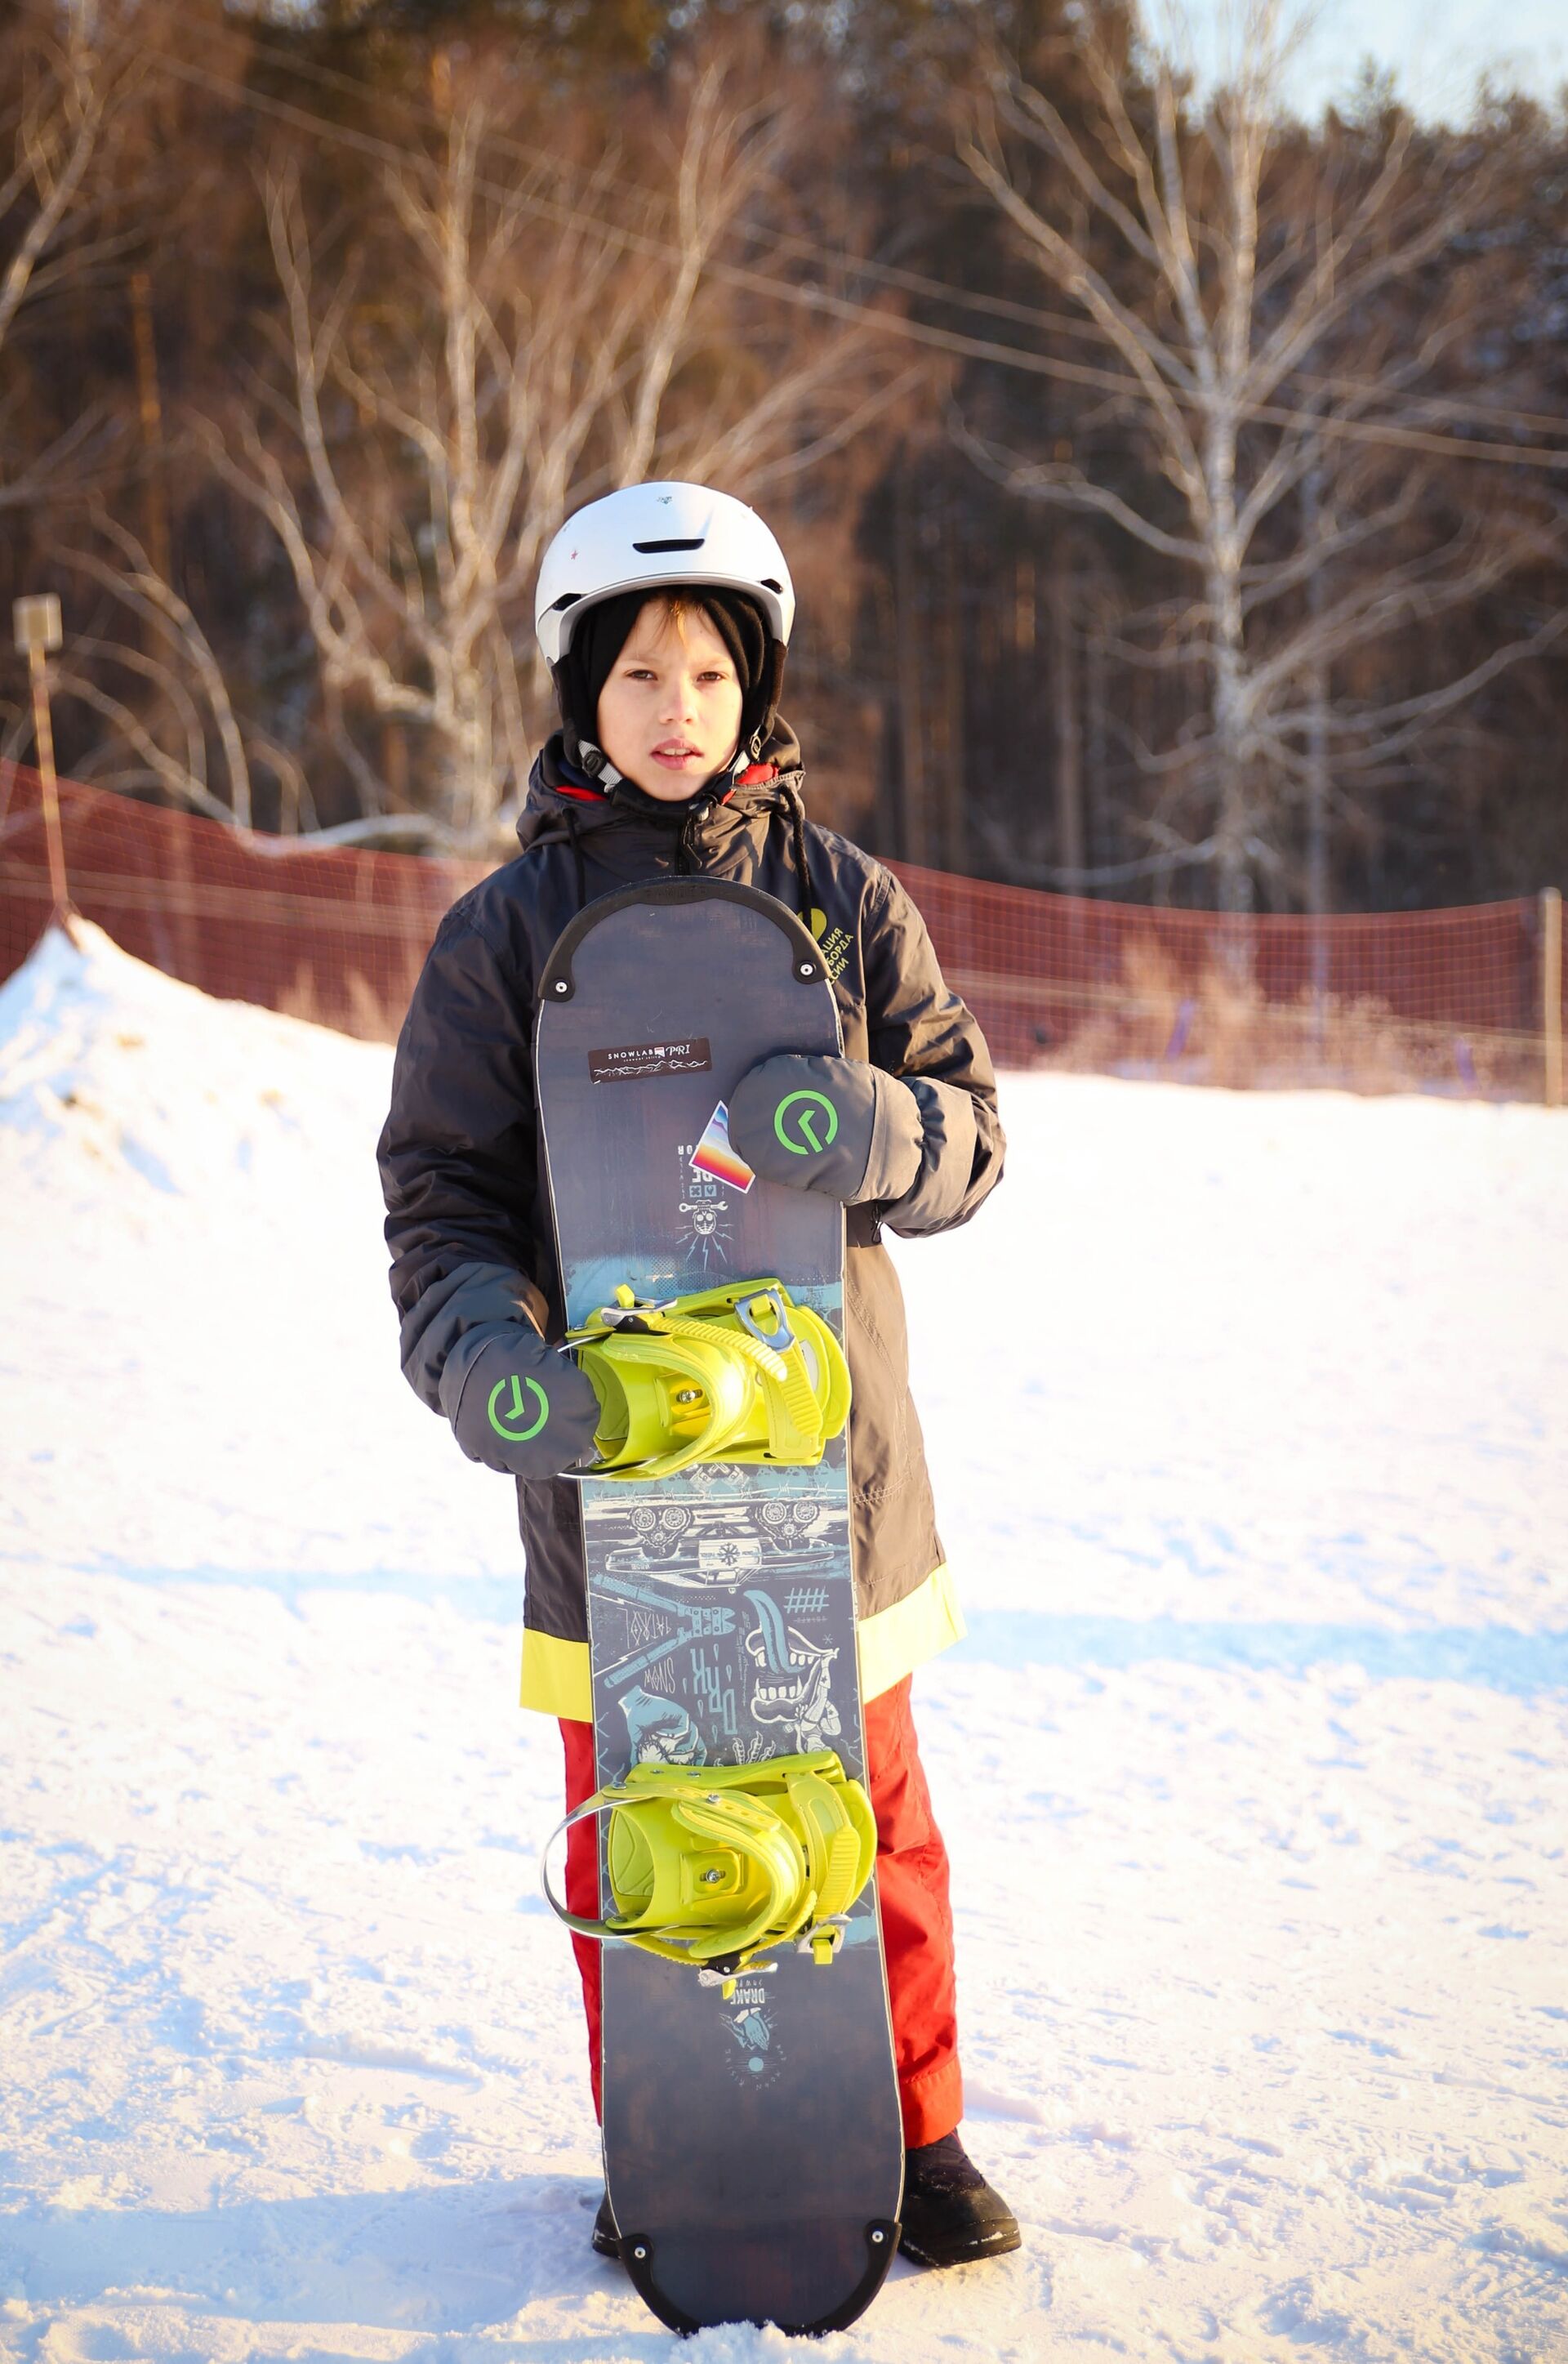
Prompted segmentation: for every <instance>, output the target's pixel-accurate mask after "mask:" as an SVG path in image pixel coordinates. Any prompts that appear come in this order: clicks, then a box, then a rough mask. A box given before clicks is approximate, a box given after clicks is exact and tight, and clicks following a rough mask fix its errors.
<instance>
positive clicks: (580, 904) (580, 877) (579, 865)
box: [562, 805, 588, 911]
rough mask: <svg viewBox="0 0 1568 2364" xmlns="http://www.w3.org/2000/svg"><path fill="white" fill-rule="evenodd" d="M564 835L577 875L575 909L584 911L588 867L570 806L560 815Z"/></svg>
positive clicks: (575, 818)
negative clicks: (569, 845)
mask: <svg viewBox="0 0 1568 2364" xmlns="http://www.w3.org/2000/svg"><path fill="white" fill-rule="evenodd" d="M562 818H563V820H565V823H566V835H567V838H568V840H569V841H570V842H571V846H572V867H573V870H574V871H575V872H576V874H577V909H579V910H580V911H581V910H583V909H585V907H586V905H587V901H588V865H587V863H586V861H585V860H584V854H583V834H582V831H581V830H580V829H579V828H578V825H577V815H576V814H575V813H574V812H573V809H572V807H571V806H570V805H568V806H567V808H566V810H565V812H564V814H563V815H562Z"/></svg>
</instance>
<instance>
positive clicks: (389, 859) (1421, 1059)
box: [0, 765, 1562, 1098]
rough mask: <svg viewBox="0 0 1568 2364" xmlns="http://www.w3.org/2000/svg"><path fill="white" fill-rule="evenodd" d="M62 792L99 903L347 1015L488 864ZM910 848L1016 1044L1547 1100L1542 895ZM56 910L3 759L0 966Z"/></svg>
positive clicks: (1048, 1054) (258, 995)
mask: <svg viewBox="0 0 1568 2364" xmlns="http://www.w3.org/2000/svg"><path fill="white" fill-rule="evenodd" d="M60 795H61V822H62V829H63V834H64V842H65V859H66V866H67V872H68V875H69V878H70V885H71V893H72V899H73V901H74V903H75V905H76V907H77V909H79V910H80V911H81V912H82V913H83V917H85V918H87V919H90V920H96V921H97V922H98V923H99V925H100V926H102V927H103V928H105V929H106V931H108V933H109V934H110V935H112V936H113V937H114V938H115V940H116V942H118V943H120V944H122V945H123V946H124V947H125V949H126V950H127V951H128V952H130V953H135V954H136V955H137V956H138V957H139V959H142V960H146V961H150V962H152V963H154V964H155V965H157V966H158V967H160V968H161V969H164V970H167V971H168V972H169V974H170V975H172V976H178V977H181V978H183V979H184V980H185V982H186V983H188V984H191V985H195V986H199V987H201V988H202V989H203V990H204V991H205V992H207V993H211V994H216V995H218V996H220V997H226V998H230V999H239V1000H245V1001H255V1002H261V1003H263V1004H265V1005H267V1006H268V1007H270V1008H272V1009H282V1010H286V1011H289V1012H291V1013H292V1014H294V1015H295V1016H298V1017H305V1018H311V1019H315V1020H317V1021H318V1022H320V1023H322V1024H326V1025H330V1026H337V1027H340V1028H342V1029H344V1030H345V1031H349V1032H350V1033H356V1034H362V1035H368V1036H372V1037H376V1038H381V1039H390V1038H391V1037H392V1036H393V1035H394V1034H395V1032H396V1030H397V1026H398V1023H399V1020H401V1017H402V1013H403V1010H404V1008H405V1006H406V1002H407V998H408V995H409V992H410V990H411V988H412V987H413V984H414V980H415V978H416V977H417V975H418V972H419V965H420V963H421V961H422V960H423V959H424V956H425V953H426V950H427V948H428V944H429V942H430V939H431V937H432V936H433V935H434V933H435V930H436V926H437V923H438V921H439V919H440V916H441V914H442V912H443V911H445V910H446V909H447V908H448V907H449V905H450V903H451V902H453V901H454V900H455V898H457V896H459V895H460V894H462V892H463V891H464V889H465V888H466V887H470V886H472V885H473V882H474V881H475V880H476V879H477V878H478V877H480V876H481V875H483V867H484V866H483V865H482V864H465V863H459V862H447V861H429V860H425V859H422V858H419V857H417V856H413V855H407V854H394V853H363V852H358V851H353V850H350V849H347V848H330V849H326V850H323V851H319V852H313V851H311V850H309V848H308V845H304V846H302V845H301V844H299V843H298V842H296V841H293V840H290V839H286V838H282V839H280V838H270V839H263V838H255V837H242V836H240V835H239V834H238V833H237V832H235V831H230V830H228V829H225V828H224V827H223V826H222V825H221V824H220V823H217V822H215V821H208V820H196V819H193V818H192V817H190V816H188V815H186V814H183V813H177V812H171V811H167V810H164V809H163V808H160V807H156V806H150V805H143V804H138V803H135V802H134V801H132V800H130V799H129V798H127V797H119V796H116V795H114V794H112V793H109V792H107V791H105V790H102V789H96V788H89V787H83V786H78V785H75V784H73V783H72V782H69V781H67V782H62V783H61V791H60ZM895 867H896V868H897V870H898V872H899V875H900V876H901V877H902V878H903V879H904V881H905V883H906V886H907V887H909V889H910V891H911V893H912V894H913V895H914V897H915V899H916V901H917V903H918V904H919V906H920V909H922V911H923V912H924V913H925V916H926V920H927V922H928V924H929V928H930V931H931V936H932V939H933V942H935V945H936V948H937V952H938V953H939V955H940V959H941V962H942V965H943V968H944V970H945V971H946V974H947V976H948V977H949V979H950V981H951V983H952V985H953V986H954V987H955V988H956V989H957V990H958V991H959V992H960V993H962V995H963V997H964V998H965V999H966V1000H967V1001H968V1002H969V1003H970V1004H971V1006H972V1007H973V1009H974V1011H975V1013H976V1015H977V1016H978V1018H979V1019H980V1020H981V1023H982V1025H983V1026H984V1029H985V1031H986V1034H987V1037H988V1039H989V1041H990V1043H991V1046H992V1049H993V1052H994V1054H995V1057H996V1060H997V1062H998V1064H999V1065H1004V1066H1042V1065H1049V1066H1068V1067H1074V1068H1084V1069H1095V1070H1100V1071H1106V1072H1111V1073H1118V1074H1124V1075H1142V1076H1169V1077H1171V1078H1173V1079H1175V1078H1184V1079H1188V1080H1199V1081H1208V1082H1215V1083H1226V1084H1265V1085H1291V1084H1307V1083H1337V1084H1340V1085H1344V1086H1346V1087H1350V1088H1352V1089H1357V1090H1378V1089H1384V1090H1398V1089H1410V1088H1416V1087H1424V1088H1426V1089H1434V1088H1435V1089H1440V1090H1449V1091H1454V1092H1464V1093H1476V1094H1488V1095H1491V1094H1507V1095H1510V1096H1522V1097H1528V1098H1541V1097H1542V1096H1543V1095H1545V1096H1546V1097H1549V1098H1550V1097H1553V1096H1554V1095H1553V1091H1552V1078H1553V1077H1554V1076H1556V1075H1558V1074H1559V1073H1560V1066H1561V1054H1560V1050H1559V1049H1558V1048H1557V1043H1556V1037H1555V1036H1554V1034H1553V1032H1552V1030H1551V1026H1550V1024H1549V1018H1548V1010H1547V998H1548V984H1549V979H1550V978H1551V942H1550V939H1551V929H1550V927H1549V925H1548V924H1547V919H1548V911H1547V904H1546V900H1545V898H1537V897H1529V898H1521V899H1519V900H1518V901H1514V902H1508V903H1490V904H1480V905H1475V906H1473V907H1469V908H1465V909H1458V910H1444V911H1419V912H1394V913H1386V912H1385V913H1375V914H1371V915H1366V916H1351V917H1345V918H1335V919H1331V920H1310V919H1297V918H1275V917H1273V916H1263V917H1255V918H1250V919H1244V920H1243V919H1231V918H1221V917H1218V916H1217V915H1216V914H1214V913H1212V912H1201V911H1163V910H1151V909H1147V908H1145V907H1143V906H1140V905H1132V904H1118V903H1100V902H1092V901H1089V900H1087V899H1085V898H1079V897H1075V896H1066V895H1047V894H1040V893H1038V892H1036V891H1035V890H1033V889H1031V888H1025V887H1003V886H995V885H993V884H991V883H989V882H987V881H984V880H980V879H973V878H959V877H954V876H951V875H947V874H945V873H943V872H940V871H931V870H920V869H915V868H912V867H910V866H908V865H906V864H895ZM49 909H50V894H49V871H48V862H47V853H46V847H45V842H44V833H43V823H42V815H41V809H40V803H39V786H38V781H37V777H36V775H34V774H32V773H31V772H29V771H27V770H25V769H23V768H21V767H19V766H10V765H5V766H0V977H5V976H9V975H10V974H11V972H12V971H13V970H14V969H15V968H17V966H18V965H20V963H21V962H22V961H23V960H24V959H25V958H26V957H27V954H28V951H29V950H30V949H31V947H32V945H33V943H34V942H36V941H37V938H38V935H39V930H40V929H41V928H42V926H43V925H44V922H45V920H47V918H48V916H49ZM1556 982H1557V986H1558V991H1557V997H1556V998H1557V1002H1558V1006H1559V1009H1561V1004H1562V986H1561V976H1560V974H1559V976H1558V977H1557V980H1556ZM1549 1068H1550V1069H1551V1075H1549ZM1560 1088H1561V1087H1560V1083H1559V1085H1558V1089H1559V1090H1560Z"/></svg>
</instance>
